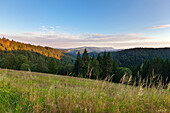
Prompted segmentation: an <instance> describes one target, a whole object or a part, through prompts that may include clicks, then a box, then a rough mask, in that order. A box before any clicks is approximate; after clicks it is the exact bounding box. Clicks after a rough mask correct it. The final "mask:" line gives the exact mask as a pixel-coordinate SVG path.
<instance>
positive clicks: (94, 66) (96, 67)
mask: <svg viewBox="0 0 170 113" xmlns="http://www.w3.org/2000/svg"><path fill="white" fill-rule="evenodd" d="M99 69H100V66H99V62H98V60H96V59H95V57H94V55H93V57H92V76H91V78H92V79H99V74H100V72H99Z"/></svg>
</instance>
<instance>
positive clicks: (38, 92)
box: [0, 69, 170, 113]
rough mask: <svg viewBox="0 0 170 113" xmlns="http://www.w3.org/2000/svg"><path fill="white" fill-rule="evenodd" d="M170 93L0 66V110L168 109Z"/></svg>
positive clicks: (120, 110) (86, 111) (147, 110)
mask: <svg viewBox="0 0 170 113" xmlns="http://www.w3.org/2000/svg"><path fill="white" fill-rule="evenodd" d="M169 97H170V92H169V91H168V90H163V89H161V88H160V89H159V90H158V89H155V88H151V89H147V88H142V86H140V87H133V86H126V85H122V84H114V83H108V82H106V81H97V80H89V79H81V78H74V77H67V76H59V75H50V74H42V73H32V72H24V71H13V70H2V69H0V112H1V113H2V112H67V113H68V112H72V113H75V112H78V113H82V112H85V113H89V112H107V113H108V112H109V113H113V112H137V113H148V112H158V111H159V112H169V110H170V108H169V101H170V98H169Z"/></svg>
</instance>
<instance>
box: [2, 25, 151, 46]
mask: <svg viewBox="0 0 170 113" xmlns="http://www.w3.org/2000/svg"><path fill="white" fill-rule="evenodd" d="M43 28H45V27H43ZM1 36H6V37H7V38H9V39H13V40H16V41H22V42H25V43H31V44H36V45H43V46H50V47H55V48H59V47H64V48H68V47H77V46H108V45H109V46H111V45H112V47H114V46H116V45H119V46H120V47H121V46H122V47H123V44H125V43H130V42H131V43H132V42H141V41H145V40H147V39H151V37H143V36H142V34H134V33H131V34H119V35H114V34H91V33H84V34H67V33H60V34H57V33H56V32H53V31H49V32H25V33H20V34H11V35H9V34H8V35H7V34H6V35H5V34H3V35H2V34H0V37H1Z"/></svg>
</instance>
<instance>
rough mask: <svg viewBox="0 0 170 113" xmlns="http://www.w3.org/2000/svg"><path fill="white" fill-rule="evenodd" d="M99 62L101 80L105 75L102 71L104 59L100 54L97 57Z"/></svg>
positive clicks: (99, 77)
mask: <svg viewBox="0 0 170 113" xmlns="http://www.w3.org/2000/svg"><path fill="white" fill-rule="evenodd" d="M97 61H98V63H99V76H98V79H101V78H102V74H103V69H102V63H103V62H102V57H101V56H100V53H99V54H98V56H97Z"/></svg>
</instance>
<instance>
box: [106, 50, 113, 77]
mask: <svg viewBox="0 0 170 113" xmlns="http://www.w3.org/2000/svg"><path fill="white" fill-rule="evenodd" d="M112 68H113V59H112V58H111V56H110V52H108V55H107V66H106V75H107V76H108V77H110V76H112V75H113V70H112Z"/></svg>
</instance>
